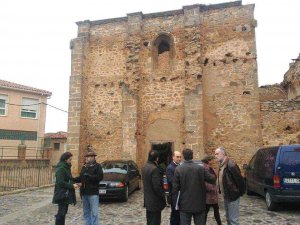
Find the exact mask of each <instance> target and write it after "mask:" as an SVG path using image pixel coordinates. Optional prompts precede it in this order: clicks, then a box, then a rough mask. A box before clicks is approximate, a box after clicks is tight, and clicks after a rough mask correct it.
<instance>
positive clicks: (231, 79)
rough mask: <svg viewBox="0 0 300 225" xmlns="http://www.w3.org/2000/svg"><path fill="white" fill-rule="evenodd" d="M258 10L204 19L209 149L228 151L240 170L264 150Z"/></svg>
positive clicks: (237, 9)
mask: <svg viewBox="0 0 300 225" xmlns="http://www.w3.org/2000/svg"><path fill="white" fill-rule="evenodd" d="M253 10H254V6H253V5H246V6H238V7H231V8H224V9H220V10H212V11H207V12H206V13H204V14H203V16H202V21H203V22H202V31H203V32H202V33H203V35H202V40H203V41H202V43H203V47H202V54H203V56H202V63H203V93H204V97H203V99H204V107H203V108H204V124H205V127H204V131H205V138H204V144H205V149H206V150H207V151H213V149H215V148H216V147H217V146H224V147H225V148H227V150H228V152H229V155H230V156H231V157H233V158H234V159H235V160H236V161H237V162H238V163H239V164H243V163H247V162H248V160H249V158H250V157H251V156H252V154H253V152H254V151H255V149H256V148H257V147H258V146H260V145H261V144H262V141H261V130H260V109H259V91H258V80H257V63H256V46H255V27H256V21H255V20H254V17H253Z"/></svg>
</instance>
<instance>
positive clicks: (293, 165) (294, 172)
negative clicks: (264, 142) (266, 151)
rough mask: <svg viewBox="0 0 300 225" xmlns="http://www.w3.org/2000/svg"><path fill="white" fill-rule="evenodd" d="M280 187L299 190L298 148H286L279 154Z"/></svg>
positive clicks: (299, 165) (299, 159)
mask: <svg viewBox="0 0 300 225" xmlns="http://www.w3.org/2000/svg"><path fill="white" fill-rule="evenodd" d="M280 166H281V170H280V171H281V174H280V175H281V179H282V187H283V188H284V189H288V190H298V191H299V190H300V146H295V147H294V146H288V147H285V149H284V150H283V149H282V151H281V154H280Z"/></svg>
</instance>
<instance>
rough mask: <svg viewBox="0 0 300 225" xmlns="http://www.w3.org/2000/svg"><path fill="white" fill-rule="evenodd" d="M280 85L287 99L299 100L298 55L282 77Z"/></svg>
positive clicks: (299, 72) (299, 58)
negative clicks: (284, 90) (285, 91)
mask: <svg viewBox="0 0 300 225" xmlns="http://www.w3.org/2000/svg"><path fill="white" fill-rule="evenodd" d="M282 85H283V87H284V88H285V89H286V90H287V93H288V99H294V98H300V54H299V56H298V58H297V59H295V61H294V62H293V63H291V64H290V68H289V70H288V71H287V72H286V73H285V75H284V80H283V82H282Z"/></svg>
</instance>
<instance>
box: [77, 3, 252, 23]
mask: <svg viewBox="0 0 300 225" xmlns="http://www.w3.org/2000/svg"><path fill="white" fill-rule="evenodd" d="M250 5H253V7H254V4H250ZM238 6H242V0H239V1H233V2H226V3H219V4H210V5H204V4H194V5H187V6H183V7H182V9H178V10H171V11H164V12H156V13H148V14H143V12H135V13H129V14H127V16H126V17H117V18H111V19H103V20H94V21H90V20H84V21H78V22H76V24H77V25H78V26H80V25H81V24H86V23H89V24H90V25H92V26H93V25H101V24H107V23H115V22H122V21H127V20H128V16H135V15H140V16H141V17H142V18H143V19H148V18H156V17H164V16H174V15H180V14H184V10H186V9H192V8H195V7H199V8H200V12H204V11H209V10H217V9H224V8H230V7H238Z"/></svg>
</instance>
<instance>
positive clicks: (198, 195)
mask: <svg viewBox="0 0 300 225" xmlns="http://www.w3.org/2000/svg"><path fill="white" fill-rule="evenodd" d="M182 155H183V158H184V160H183V161H182V159H181V158H182V156H181V153H180V152H178V151H175V152H174V153H173V161H172V162H171V163H170V165H168V167H167V168H166V176H167V181H168V184H169V193H170V194H169V196H168V197H167V201H168V203H169V204H170V205H171V215H170V225H191V221H192V218H193V220H194V223H195V225H204V224H206V220H207V214H208V212H209V209H210V207H212V208H213V209H214V217H215V220H216V222H217V224H218V225H221V224H222V222H221V218H220V213H219V205H218V195H219V194H220V195H222V196H223V198H224V207H225V214H226V220H227V224H228V225H238V224H239V199H240V196H242V195H243V194H244V192H245V184H244V179H243V177H242V175H241V172H240V169H239V167H238V166H237V164H236V163H235V162H234V161H233V160H232V159H230V158H229V157H228V156H227V154H226V151H225V149H224V148H223V147H219V148H217V149H216V150H215V156H206V157H204V158H203V159H202V163H203V165H199V163H195V162H194V161H193V151H192V150H191V149H184V150H183V151H182ZM95 157H96V153H95V151H94V150H93V149H92V148H88V150H87V152H86V154H85V163H84V165H83V167H82V169H81V172H80V175H79V176H78V177H72V174H71V161H72V154H71V153H70V152H65V153H63V154H62V155H61V157H60V161H59V163H58V164H57V167H56V174H55V176H56V183H55V188H54V196H53V203H54V204H58V211H57V214H56V215H55V217H56V218H55V225H64V224H65V217H66V214H67V212H68V206H69V204H76V196H75V189H77V188H80V196H81V198H82V203H83V218H84V221H85V225H99V218H98V211H99V210H98V208H99V189H98V188H99V182H100V181H101V180H102V179H103V170H102V167H101V165H100V164H99V163H97V162H96V159H95ZM214 159H216V160H217V161H218V162H219V170H218V174H216V173H215V171H214V169H213V167H212V162H213V160H214ZM158 162H159V153H158V152H157V151H155V150H151V151H150V152H149V155H148V161H147V163H146V164H145V165H144V167H143V168H142V179H143V189H144V206H145V208H146V220H147V225H160V224H161V212H162V210H163V209H164V208H165V207H166V194H165V190H164V187H163V173H162V170H161V168H160V167H159V165H158ZM65 195H67V197H66V196H65ZM64 197H66V198H64Z"/></svg>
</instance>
